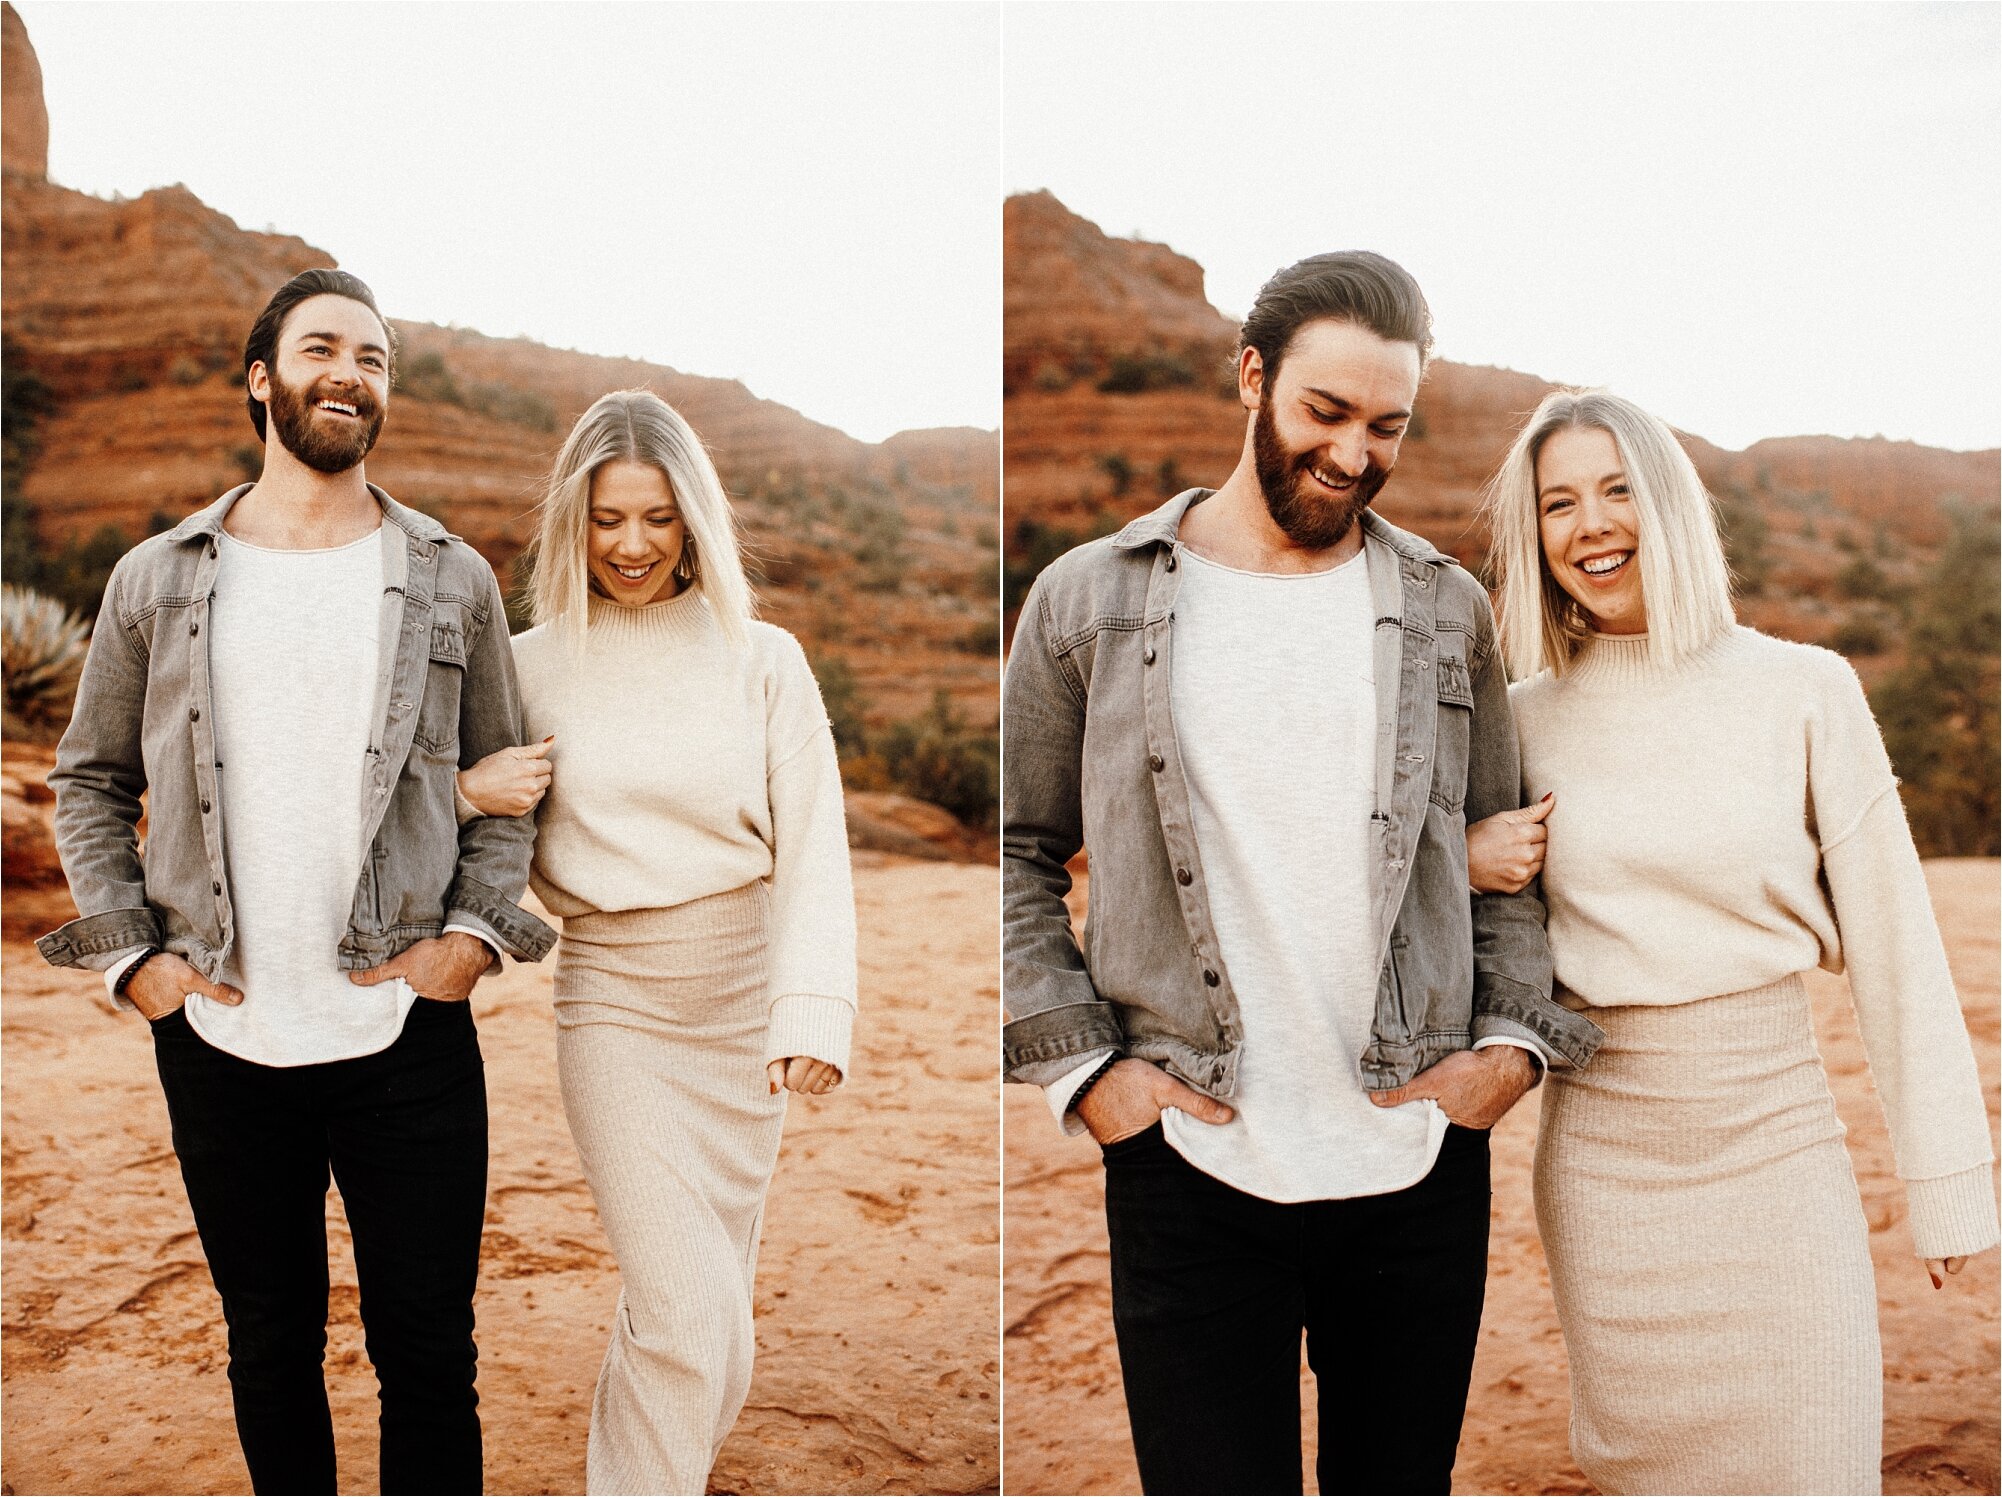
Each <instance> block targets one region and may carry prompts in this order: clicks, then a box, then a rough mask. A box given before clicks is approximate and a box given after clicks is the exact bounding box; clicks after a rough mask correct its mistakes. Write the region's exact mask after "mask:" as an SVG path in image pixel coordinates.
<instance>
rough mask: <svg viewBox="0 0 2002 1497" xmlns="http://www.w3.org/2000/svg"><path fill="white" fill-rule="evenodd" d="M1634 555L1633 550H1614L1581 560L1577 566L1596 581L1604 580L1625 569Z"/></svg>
mask: <svg viewBox="0 0 2002 1497" xmlns="http://www.w3.org/2000/svg"><path fill="white" fill-rule="evenodd" d="M1633 557H1634V553H1633V552H1631V551H1614V552H1610V553H1609V554H1607V555H1605V556H1594V557H1591V558H1589V559H1587V560H1585V561H1581V562H1579V563H1577V567H1578V570H1579V571H1581V572H1583V573H1584V574H1585V575H1586V576H1587V577H1590V578H1592V579H1593V580H1594V581H1595V582H1603V581H1605V580H1606V579H1607V578H1609V577H1613V576H1617V575H1618V574H1619V573H1620V572H1621V571H1623V570H1625V568H1626V565H1627V563H1628V562H1630V561H1632V560H1633Z"/></svg>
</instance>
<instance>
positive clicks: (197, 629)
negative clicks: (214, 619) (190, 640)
mask: <svg viewBox="0 0 2002 1497" xmlns="http://www.w3.org/2000/svg"><path fill="white" fill-rule="evenodd" d="M201 632H202V626H201V625H200V624H190V625H188V634H189V635H190V637H192V636H194V635H197V634H199V633H201Z"/></svg>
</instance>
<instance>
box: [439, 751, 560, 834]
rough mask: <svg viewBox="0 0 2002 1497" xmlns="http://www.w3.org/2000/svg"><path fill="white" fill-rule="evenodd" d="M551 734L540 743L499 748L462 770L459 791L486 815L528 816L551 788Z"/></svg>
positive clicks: (476, 808)
mask: <svg viewBox="0 0 2002 1497" xmlns="http://www.w3.org/2000/svg"><path fill="white" fill-rule="evenodd" d="M555 739H556V735H555V734H553V733H552V734H551V735H550V736H549V737H547V738H545V739H543V740H542V742H540V743H526V744H523V745H521V746H520V747H519V748H504V749H498V750H496V751H495V752H493V753H491V754H488V755H487V756H486V758H484V759H482V760H480V762H479V763H477V764H475V765H474V766H473V767H472V768H471V769H462V770H460V771H459V794H461V795H463V796H464V797H465V798H466V801H467V803H468V804H469V805H471V806H472V808H473V809H474V810H476V811H478V812H479V813H480V814H481V815H482V816H526V815H527V814H528V813H529V812H530V811H533V810H534V809H535V806H536V803H537V802H538V801H540V800H541V799H542V795H543V792H544V791H546V790H547V789H548V788H549V776H550V773H551V771H550V767H549V745H550V744H551V743H553V742H555Z"/></svg>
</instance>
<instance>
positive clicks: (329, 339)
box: [299, 333, 389, 353]
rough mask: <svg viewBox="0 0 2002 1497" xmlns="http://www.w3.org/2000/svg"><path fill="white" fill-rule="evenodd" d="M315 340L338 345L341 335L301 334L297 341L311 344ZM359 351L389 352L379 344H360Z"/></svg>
mask: <svg viewBox="0 0 2002 1497" xmlns="http://www.w3.org/2000/svg"><path fill="white" fill-rule="evenodd" d="M316 339H317V340H318V341H319V342H321V343H339V342H340V341H341V335H340V334H339V333H301V334H299V341H300V342H301V343H311V342H313V341H315V340H316ZM361 351H362V352H363V353H387V352H389V350H388V349H386V348H384V347H383V346H382V345H381V344H380V343H364V344H362V345H361Z"/></svg>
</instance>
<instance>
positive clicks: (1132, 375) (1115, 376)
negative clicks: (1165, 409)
mask: <svg viewBox="0 0 2002 1497" xmlns="http://www.w3.org/2000/svg"><path fill="white" fill-rule="evenodd" d="M1195 382H1196V366H1195V365H1194V363H1192V362H1191V361H1190V360H1189V359H1187V358H1185V357H1183V356H1182V355H1180V354H1172V353H1149V354H1131V353H1120V354H1114V355H1113V356H1112V361H1111V363H1110V364H1108V365H1107V366H1106V370H1105V373H1104V375H1103V376H1102V377H1101V378H1100V379H1099V381H1098V389H1099V393H1100V394H1102V395H1139V394H1142V393H1144V392H1146V391H1148V390H1173V389H1178V388H1181V387H1184V386H1188V385H1193V384H1194V383H1195Z"/></svg>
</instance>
